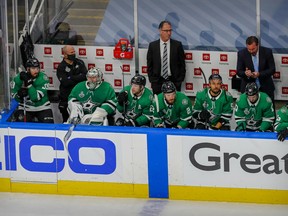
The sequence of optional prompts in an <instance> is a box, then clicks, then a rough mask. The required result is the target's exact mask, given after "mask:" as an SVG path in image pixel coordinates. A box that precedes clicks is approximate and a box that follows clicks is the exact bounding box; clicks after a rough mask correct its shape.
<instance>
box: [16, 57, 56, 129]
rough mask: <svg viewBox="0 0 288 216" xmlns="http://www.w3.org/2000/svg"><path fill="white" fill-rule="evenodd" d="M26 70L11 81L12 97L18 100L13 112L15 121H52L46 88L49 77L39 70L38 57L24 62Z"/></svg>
mask: <svg viewBox="0 0 288 216" xmlns="http://www.w3.org/2000/svg"><path fill="white" fill-rule="evenodd" d="M26 67H27V68H26V70H27V71H22V72H20V73H19V74H17V75H16V76H15V77H14V79H13V81H12V82H11V92H12V97H13V98H15V100H16V101H18V102H19V107H18V110H17V111H16V112H15V113H14V117H15V118H16V119H15V120H16V121H20V122H23V121H27V122H41V123H54V120H53V113H52V109H51V104H50V101H49V99H48V94H47V89H48V87H49V79H48V77H47V75H46V74H45V73H43V72H41V71H40V64H39V61H38V59H36V58H31V59H28V61H27V62H26Z"/></svg>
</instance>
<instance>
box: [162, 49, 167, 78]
mask: <svg viewBox="0 0 288 216" xmlns="http://www.w3.org/2000/svg"><path fill="white" fill-rule="evenodd" d="M162 65H163V73H162V76H163V78H164V79H168V56H167V43H164V51H163V64H162Z"/></svg>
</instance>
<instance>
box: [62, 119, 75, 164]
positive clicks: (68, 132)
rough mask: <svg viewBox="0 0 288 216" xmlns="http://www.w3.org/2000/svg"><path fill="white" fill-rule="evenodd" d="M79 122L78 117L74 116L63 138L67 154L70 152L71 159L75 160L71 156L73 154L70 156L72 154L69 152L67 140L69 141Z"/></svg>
mask: <svg viewBox="0 0 288 216" xmlns="http://www.w3.org/2000/svg"><path fill="white" fill-rule="evenodd" d="M77 122H78V120H77V118H73V119H72V122H71V126H70V127H69V130H68V131H67V133H66V134H65V136H64V139H63V140H64V146H65V149H66V151H67V154H68V157H69V159H70V160H71V161H73V160H72V158H71V156H70V154H69V150H68V145H67V142H68V140H69V138H70V137H71V135H72V132H73V130H74V128H75V127H76V125H77Z"/></svg>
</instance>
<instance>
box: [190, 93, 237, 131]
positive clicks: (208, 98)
mask: <svg viewBox="0 0 288 216" xmlns="http://www.w3.org/2000/svg"><path fill="white" fill-rule="evenodd" d="M209 90H210V88H205V89H203V90H201V91H198V92H197V94H196V98H195V102H194V106H193V117H194V118H195V119H196V120H197V121H198V122H202V121H201V119H200V118H199V114H200V113H201V111H203V110H205V109H206V110H207V111H209V113H210V114H211V117H210V119H209V121H208V122H207V123H208V124H209V126H210V127H213V126H215V125H216V124H217V123H218V122H221V123H225V124H229V121H230V119H231V117H232V114H233V97H232V95H231V94H230V93H229V92H227V91H225V90H223V89H221V93H220V94H219V95H218V96H217V97H213V96H212V95H211V94H210V92H209Z"/></svg>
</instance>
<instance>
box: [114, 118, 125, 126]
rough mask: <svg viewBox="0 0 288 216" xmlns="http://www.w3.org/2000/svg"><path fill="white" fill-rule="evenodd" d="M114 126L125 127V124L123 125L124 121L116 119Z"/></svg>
mask: <svg viewBox="0 0 288 216" xmlns="http://www.w3.org/2000/svg"><path fill="white" fill-rule="evenodd" d="M115 125H116V126H124V125H125V124H124V119H122V118H118V119H117V120H116V122H115Z"/></svg>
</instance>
